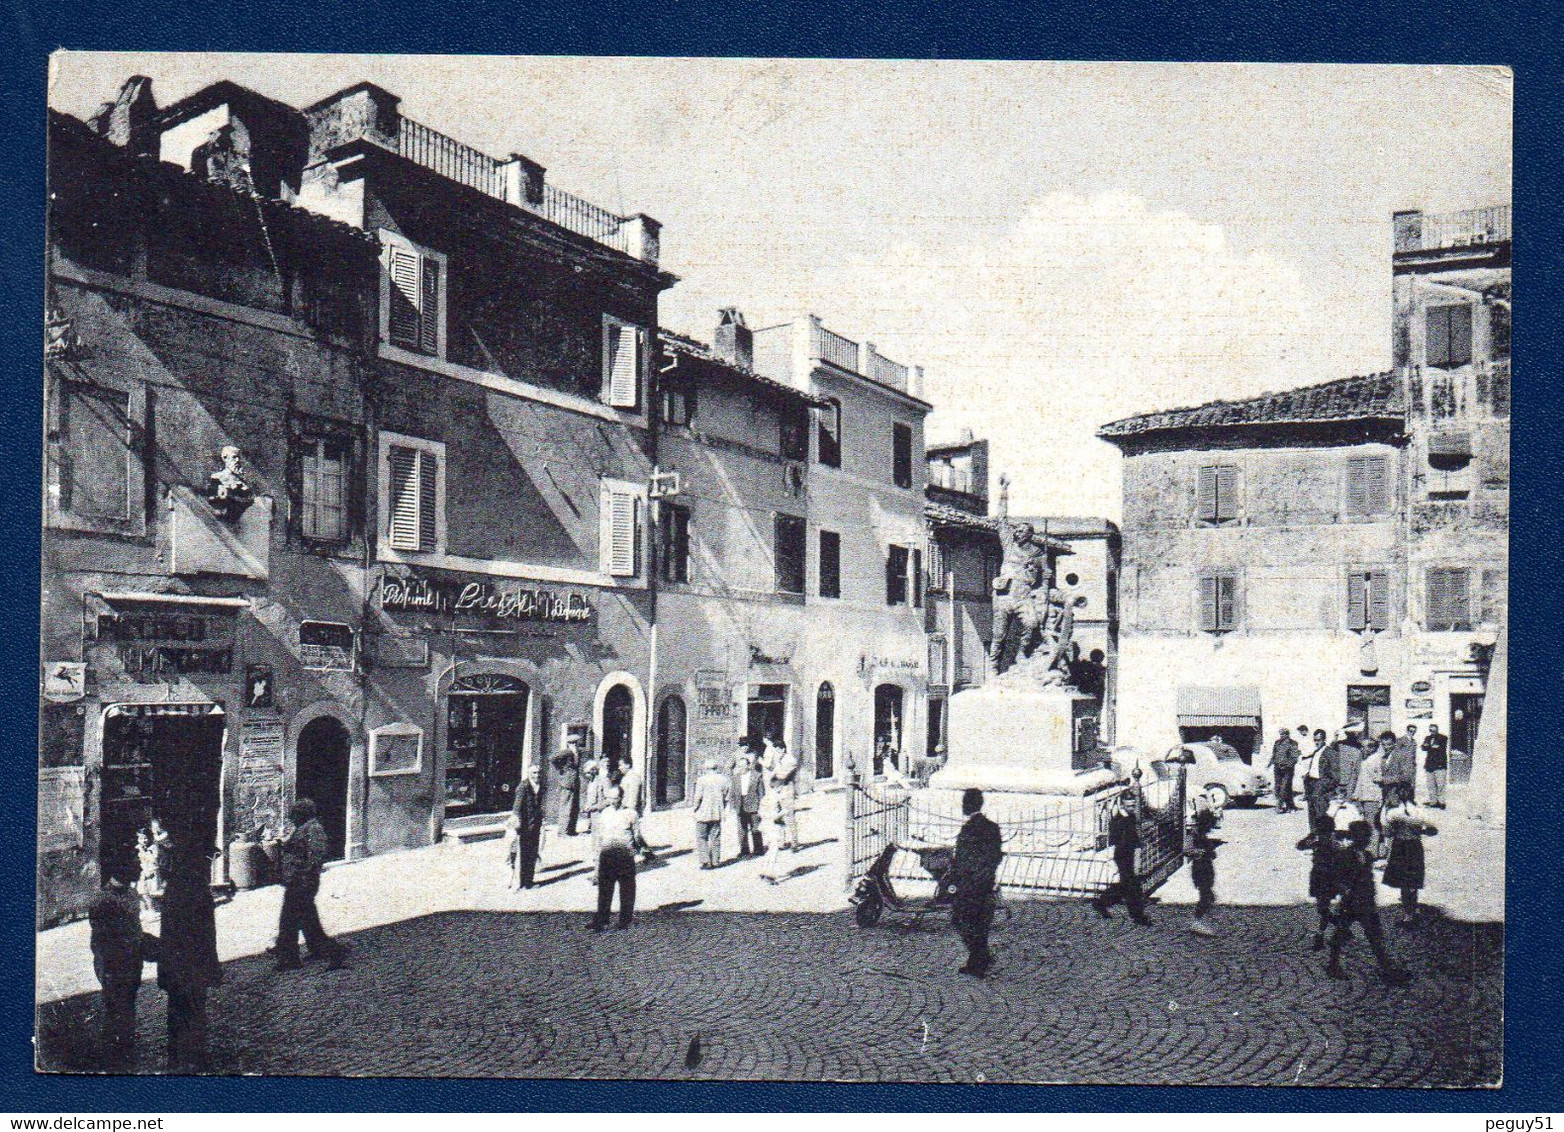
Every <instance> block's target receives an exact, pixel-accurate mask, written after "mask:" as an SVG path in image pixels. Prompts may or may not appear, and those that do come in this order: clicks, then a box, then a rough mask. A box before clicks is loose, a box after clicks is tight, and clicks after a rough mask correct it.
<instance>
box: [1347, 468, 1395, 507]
mask: <svg viewBox="0 0 1564 1132" xmlns="http://www.w3.org/2000/svg"><path fill="white" fill-rule="evenodd" d="M1388 510H1390V461H1389V459H1388V458H1387V457H1385V456H1351V457H1348V459H1347V514H1348V515H1355V516H1372V515H1383V514H1384V513H1385V512H1386V511H1388Z"/></svg>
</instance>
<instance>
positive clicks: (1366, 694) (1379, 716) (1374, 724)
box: [1347, 684, 1390, 739]
mask: <svg viewBox="0 0 1564 1132" xmlns="http://www.w3.org/2000/svg"><path fill="white" fill-rule="evenodd" d="M1347 722H1348V723H1349V724H1352V723H1360V724H1362V725H1363V735H1364V736H1365V737H1367V738H1375V739H1377V738H1379V736H1381V735H1383V734H1384V733H1385V732H1387V731H1389V730H1390V685H1389V684H1349V685H1348V686H1347Z"/></svg>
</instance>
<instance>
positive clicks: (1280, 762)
mask: <svg viewBox="0 0 1564 1132" xmlns="http://www.w3.org/2000/svg"><path fill="white" fill-rule="evenodd" d="M1302 756H1303V752H1302V751H1301V750H1299V749H1298V744H1297V743H1295V742H1293V738H1292V733H1291V732H1289V731H1288V730H1287V729H1286V728H1285V727H1284V728H1282V730H1281V734H1279V735H1278V736H1277V737H1276V742H1275V743H1274V744H1273V745H1272V746H1271V775H1272V777H1273V778H1274V779H1275V782H1276V812H1277V813H1279V814H1290V813H1292V812H1293V810H1295V809H1297V807H1296V806H1294V805H1293V799H1292V776H1293V772H1294V771H1296V770H1297V767H1298V760H1299V759H1300V758H1301V757H1302Z"/></svg>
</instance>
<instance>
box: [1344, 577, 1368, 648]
mask: <svg viewBox="0 0 1564 1132" xmlns="http://www.w3.org/2000/svg"><path fill="white" fill-rule="evenodd" d="M1368 588H1369V579H1368V576H1367V575H1366V574H1363V573H1362V572H1361V571H1358V570H1354V571H1352V573H1350V574H1348V575H1347V628H1348V629H1350V630H1352V631H1353V632H1355V633H1356V632H1359V631H1361V630H1363V629H1365V628H1367V627H1368V600H1369V599H1368Z"/></svg>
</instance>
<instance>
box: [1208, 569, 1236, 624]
mask: <svg viewBox="0 0 1564 1132" xmlns="http://www.w3.org/2000/svg"><path fill="white" fill-rule="evenodd" d="M1237 626H1238V575H1237V574H1228V573H1222V574H1207V575H1205V576H1204V577H1202V578H1201V579H1200V628H1201V629H1202V631H1204V632H1207V633H1226V632H1230V631H1231V630H1233V629H1235V628H1237Z"/></svg>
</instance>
